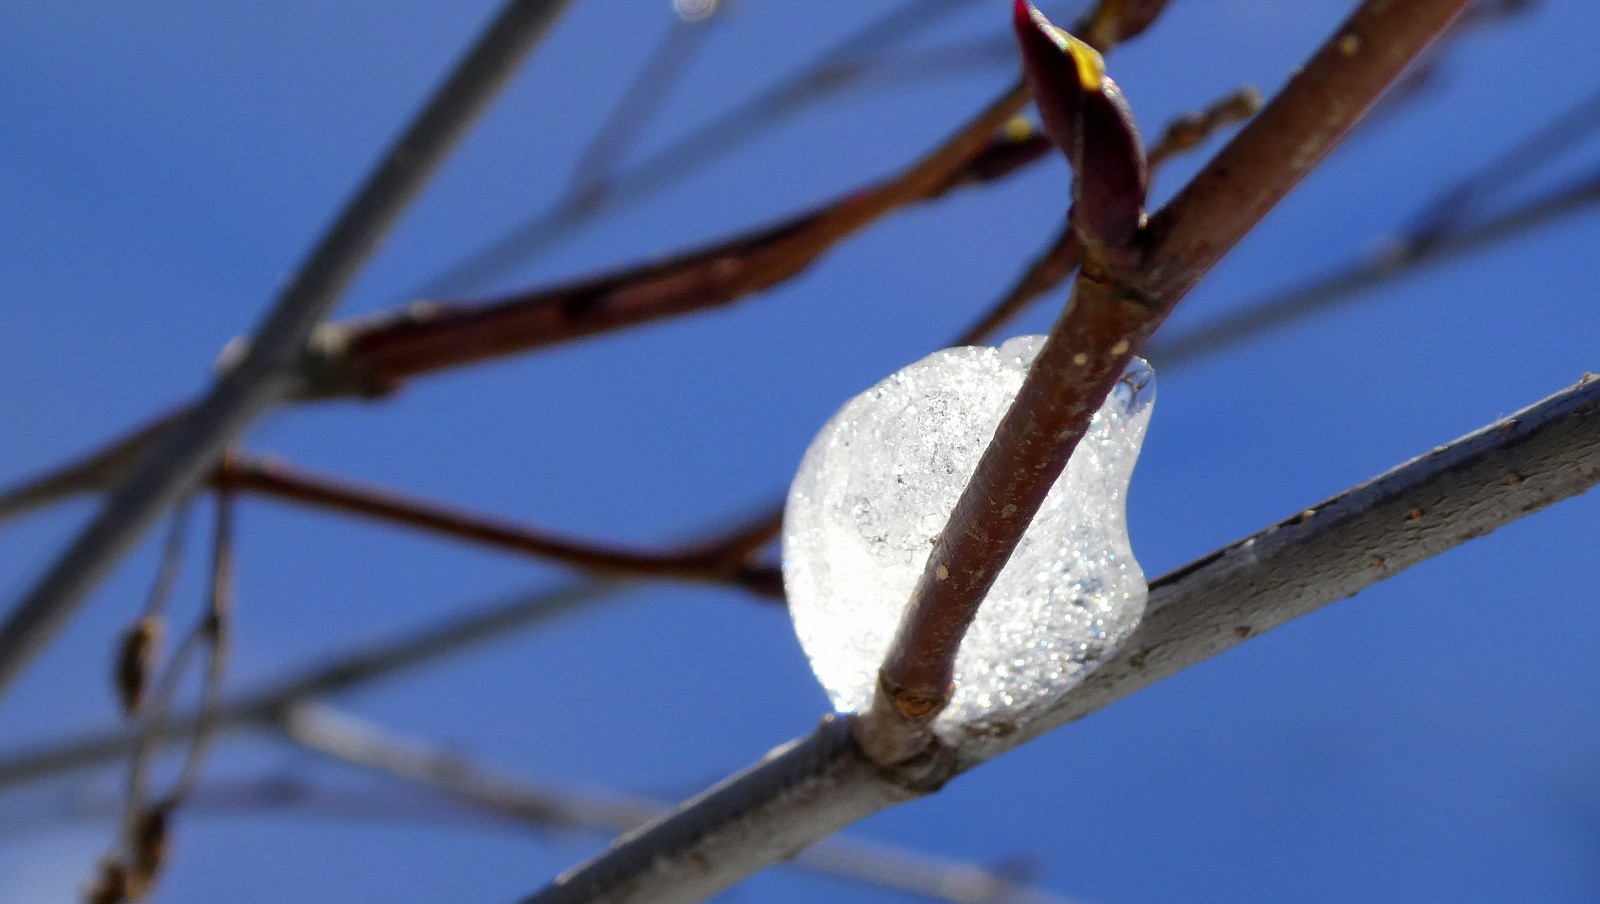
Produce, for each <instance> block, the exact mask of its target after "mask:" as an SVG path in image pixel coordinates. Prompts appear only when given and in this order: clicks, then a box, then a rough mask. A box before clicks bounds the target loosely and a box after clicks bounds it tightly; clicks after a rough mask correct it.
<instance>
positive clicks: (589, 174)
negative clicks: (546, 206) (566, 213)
mask: <svg viewBox="0 0 1600 904" xmlns="http://www.w3.org/2000/svg"><path fill="white" fill-rule="evenodd" d="M718 9H721V7H717V8H714V9H713V10H712V12H711V14H710V15H708V16H706V17H705V18H702V19H695V20H689V19H685V18H683V17H682V16H674V17H673V22H672V25H671V26H670V27H668V29H667V33H666V34H665V35H663V36H662V38H661V41H660V42H659V43H657V44H656V48H655V50H653V51H651V53H650V57H649V59H647V60H646V61H645V64H644V65H643V66H642V67H640V69H639V74H638V75H636V76H634V79H633V82H632V84H630V85H629V86H628V89H627V90H626V91H624V92H623V94H622V99H621V100H619V101H617V104H616V106H615V107H613V108H612V110H611V114H610V115H609V116H607V117H606V120H605V122H603V123H601V125H600V128H599V129H597V130H596V131H595V134H594V137H593V138H591V139H590V140H589V143H588V144H587V145H586V146H585V147H584V149H583V150H582V151H581V152H579V154H578V166H577V169H576V170H574V171H573V173H572V176H571V178H570V179H569V180H568V182H567V196H568V198H569V199H574V200H576V199H581V198H584V197H585V196H595V195H599V194H602V193H604V191H605V190H606V185H607V183H609V182H610V181H611V180H612V178H613V171H614V170H615V169H616V166H617V162H618V161H620V160H621V159H622V157H623V155H625V154H626V153H627V152H628V151H629V150H630V149H632V148H633V146H634V144H635V143H637V142H638V140H639V136H640V135H641V134H643V133H644V130H645V128H646V127H647V126H649V125H650V120H651V119H653V118H654V116H655V114H656V112H657V111H658V110H660V108H661V105H662V103H664V102H665V101H666V99H667V97H668V96H670V95H671V93H672V89H673V88H675V87H676V86H677V84H678V82H679V81H680V80H682V78H683V74H684V72H685V71H687V70H688V67H689V64H690V63H691V62H693V60H694V58H695V55H696V54H697V53H698V52H699V50H700V47H701V45H702V43H703V42H704V41H705V38H706V35H707V34H708V33H709V32H708V28H707V26H708V25H709V24H710V23H711V22H712V21H713V20H714V19H715V17H716V14H717V10H718Z"/></svg>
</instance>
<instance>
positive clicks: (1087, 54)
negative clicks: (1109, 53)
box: [1050, 25, 1106, 92]
mask: <svg viewBox="0 0 1600 904" xmlns="http://www.w3.org/2000/svg"><path fill="white" fill-rule="evenodd" d="M1050 29H1051V30H1052V31H1054V32H1055V33H1056V43H1057V44H1060V45H1061V49H1062V50H1065V51H1066V52H1067V53H1069V54H1071V55H1072V62H1073V64H1074V65H1076V66H1077V67H1078V84H1080V85H1082V86H1083V90H1085V91H1092V92H1098V91H1099V90H1100V89H1101V88H1102V87H1104V86H1105V83H1106V60H1105V57H1102V56H1101V55H1100V51H1098V50H1095V49H1094V48H1093V47H1090V46H1089V45H1088V44H1085V43H1084V42H1082V41H1080V40H1078V39H1077V38H1075V37H1073V36H1072V35H1070V34H1068V33H1067V32H1065V31H1063V30H1061V29H1059V28H1056V27H1055V26H1054V25H1052V26H1050Z"/></svg>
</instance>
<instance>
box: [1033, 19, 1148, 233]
mask: <svg viewBox="0 0 1600 904" xmlns="http://www.w3.org/2000/svg"><path fill="white" fill-rule="evenodd" d="M1014 24H1015V26H1016V31H1017V41H1018V43H1019V44H1020V45H1021V48H1022V69H1023V73H1024V75H1025V77H1026V79H1027V82H1028V88H1029V90H1031V91H1032V92H1033V99H1034V104H1035V105H1036V106H1037V107H1038V108H1039V118H1040V120H1041V121H1042V122H1043V123H1044V130H1045V133H1046V134H1048V135H1049V136H1050V138H1051V140H1053V141H1054V142H1055V143H1056V146H1057V147H1059V148H1061V150H1062V152H1063V153H1065V154H1066V155H1067V162H1068V163H1069V164H1071V166H1072V171H1073V175H1074V177H1075V178H1074V180H1073V201H1074V207H1073V225H1074V227H1075V228H1076V229H1077V230H1078V232H1079V234H1080V235H1081V236H1082V238H1083V239H1084V243H1085V245H1086V246H1088V247H1090V248H1094V249H1097V250H1111V249H1123V248H1127V247H1128V246H1129V245H1131V244H1132V243H1133V239H1134V236H1135V235H1137V234H1138V231H1139V228H1140V227H1141V226H1143V225H1144V199H1145V193H1146V191H1147V189H1148V182H1149V174H1148V168H1147V165H1146V162H1145V154H1144V147H1143V145H1142V144H1141V143H1140V141H1139V130H1138V127H1137V125H1135V123H1134V119H1133V111H1132V110H1130V109H1129V108H1128V102H1127V101H1126V100H1125V99H1124V98H1123V96H1122V92H1121V90H1119V89H1118V88H1117V85H1116V82H1113V81H1112V80H1111V79H1110V78H1109V77H1107V76H1106V73H1105V62H1104V60H1102V59H1101V57H1100V54H1099V52H1098V51H1096V50H1095V49H1094V48H1093V47H1091V46H1089V45H1088V44H1087V43H1085V42H1083V41H1081V40H1079V39H1078V38H1075V37H1073V36H1072V35H1070V34H1068V33H1067V32H1065V31H1062V30H1061V29H1059V28H1057V27H1055V26H1054V25H1052V24H1050V20H1048V19H1046V18H1045V17H1044V14H1043V13H1041V12H1039V11H1038V10H1037V9H1035V8H1034V7H1033V6H1032V5H1031V4H1029V3H1027V2H1026V0H1017V2H1016V7H1015V15H1014Z"/></svg>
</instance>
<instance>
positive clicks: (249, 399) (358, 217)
mask: <svg viewBox="0 0 1600 904" xmlns="http://www.w3.org/2000/svg"><path fill="white" fill-rule="evenodd" d="M568 2H570V0H510V2H508V3H507V4H506V6H505V8H504V9H503V10H502V11H501V12H500V14H499V15H498V16H497V17H496V18H495V20H494V22H493V23H491V24H490V26H489V27H488V28H487V29H486V30H485V32H484V34H483V36H482V37H481V38H480V39H479V40H478V43H477V44H476V45H475V46H474V47H473V48H472V50H471V51H470V52H469V53H468V54H467V56H466V57H465V58H464V59H463V60H462V61H461V63H460V64H459V65H458V66H457V68H456V70H455V71H454V72H453V73H452V74H451V76H450V77H449V79H447V80H446V82H445V84H444V85H443V86H442V87H441V88H440V89H439V90H438V91H437V92H436V93H435V95H434V96H433V97H432V98H431V99H430V100H429V101H428V103H427V105H426V106H424V108H423V109H422V111H421V112H420V113H419V114H418V115H417V118H416V119H415V121H413V123H412V124H411V126H410V127H409V128H408V129H407V130H406V133H405V134H404V135H403V136H401V138H400V140H399V141H398V142H397V143H396V144H395V146H394V148H393V149H392V150H391V151H390V153H389V154H388V156H387V157H385V158H384V160H383V162H382V163H380V164H379V166H378V168H377V169H376V170H375V171H374V172H373V173H372V175H371V176H370V177H369V178H368V180H367V182H366V183H365V184H364V185H363V186H362V187H361V189H360V190H359V191H358V192H357V193H356V195H355V197H354V198H352V199H351V201H350V202H349V204H348V205H347V206H346V207H345V210H344V212H343V213H341V214H340V216H339V219H338V220H336V221H335V222H334V224H333V225H332V227H330V228H329V230H328V232H327V233H326V234H325V235H324V236H323V238H322V240H321V241H320V242H318V244H317V246H316V248H315V249H314V250H313V251H312V253H311V254H310V256H308V257H307V258H306V260H305V262H304V263H303V264H302V265H301V267H300V270H299V272H298V273H296V274H295V276H294V278H292V279H291V280H290V281H289V282H288V285H287V288H286V289H285V290H284V291H283V293H282V295H280V296H279V298H278V300H277V302H275V303H274V305H273V307H272V310H271V311H270V313H269V314H268V316H267V318H266V319H265V320H264V321H263V322H262V324H261V326H260V328H259V329H258V330H257V332H256V334H255V337H254V339H253V340H252V341H251V343H250V347H249V350H248V351H247V352H246V353H245V354H244V355H243V356H242V358H241V359H240V360H239V361H238V363H237V364H236V365H235V366H234V367H233V368H232V369H231V370H229V371H228V372H226V373H225V374H224V375H223V376H221V377H220V378H219V379H218V380H217V382H216V383H215V384H214V385H213V387H212V389H211V390H210V392H208V393H207V394H206V396H205V397H204V398H202V399H201V400H200V401H199V402H198V403H196V405H195V406H194V407H193V408H191V409H189V410H188V411H187V412H186V413H185V414H184V415H183V416H182V419H181V420H180V421H179V422H178V423H176V424H174V425H173V427H172V428H171V429H170V430H165V431H161V432H160V436H159V439H158V440H157V441H156V442H155V444H154V447H153V448H151V449H149V450H148V451H147V452H145V453H144V454H142V455H141V456H140V461H139V464H138V465H137V466H136V467H135V469H134V470H133V472H132V473H130V474H129V475H127V476H126V477H125V478H123V480H122V481H121V483H120V484H119V485H118V487H117V488H116V490H114V491H113V492H112V493H111V494H110V495H109V496H108V497H107V499H106V500H105V503H104V505H103V507H102V508H101V510H100V512H99V513H98V514H97V515H96V516H95V517H94V519H93V520H92V521H91V522H90V523H89V525H88V526H87V527H86V528H85V529H84V530H83V531H82V532H81V533H80V534H79V535H78V538H77V539H76V540H75V541H74V542H73V543H72V545H71V546H69V547H68V548H67V549H66V550H65V551H64V552H63V553H62V555H61V556H60V558H58V559H57V560H56V562H55V564H54V565H53V566H52V567H51V568H50V570H49V571H47V572H46V573H45V575H44V577H43V578H41V579H40V580H39V582H38V583H37V584H35V585H34V588H33V589H32V590H31V591H30V592H29V593H28V595H27V596H25V597H24V598H23V599H22V600H21V601H20V602H19V603H18V604H17V606H16V607H15V609H13V610H12V612H11V614H10V615H9V616H8V617H7V619H6V621H5V623H4V624H3V625H0V693H3V692H4V691H5V689H6V688H7V687H9V686H10V684H11V682H12V680H14V679H15V678H16V676H17V675H18V674H19V673H20V672H21V671H22V668H23V667H24V666H25V665H26V664H27V663H28V661H29V660H30V659H32V658H33V656H34V655H35V654H36V653H38V651H39V650H40V649H41V648H43V647H44V645H45V644H46V643H48V642H49V640H50V638H51V637H53V636H54V635H55V633H56V632H57V631H58V630H59V629H60V628H61V627H62V626H63V625H65V623H66V621H67V619H68V618H69V617H70V616H71V614H72V613H73V611H75V610H76V609H77V607H78V605H79V604H80V603H81V601H82V600H83V598H84V597H85V596H86V595H88V593H89V591H90V590H91V589H93V588H94V586H95V585H96V584H98V583H99V581H100V579H101V578H102V577H103V576H104V575H105V573H106V572H107V571H109V570H110V569H111V567H112V566H113V565H114V564H115V563H116V561H117V560H118V559H120V558H121V557H122V556H123V555H124V554H125V553H126V552H127V551H128V550H129V549H130V548H132V547H133V545H134V544H135V543H136V542H138V540H139V538H140V537H141V536H142V535H143V534H144V532H145V531H146V530H147V529H148V528H149V527H150V525H151V524H153V523H154V522H155V520H156V519H157V518H159V517H160V515H161V512H162V511H163V510H164V509H166V508H167V507H168V506H169V505H171V504H172V503H173V502H174V501H175V500H177V499H178V498H180V497H182V496H183V495H185V494H186V493H188V492H189V491H190V490H192V489H193V488H194V486H195V485H196V484H197V483H198V482H199V481H200V480H201V478H202V477H203V476H204V474H205V473H206V472H207V471H208V470H209V469H210V468H211V467H212V466H213V465H214V464H215V463H216V461H217V459H218V457H219V456H220V455H221V453H222V450H223V448H224V447H225V446H226V445H227V444H228V443H229V442H231V441H232V440H233V439H234V437H236V436H237V435H238V434H239V433H240V432H242V431H243V430H244V429H245V428H246V427H247V426H248V425H249V424H250V422H251V421H253V420H254V419H255V418H256V417H257V416H259V415H260V414H261V413H262V412H263V411H265V410H266V409H268V408H270V407H271V406H272V405H274V404H276V403H278V402H280V401H282V400H283V399H285V398H287V397H289V396H290V395H291V394H293V392H294V391H295V389H296V386H297V384H298V383H299V380H300V367H301V360H302V355H303V352H304V350H305V348H306V344H307V341H308V340H309V339H310V338H311V334H312V331H313V329H314V328H315V327H316V325H317V323H318V322H319V321H321V320H322V319H323V317H325V316H326V315H327V313H328V311H329V310H330V309H331V308H332V307H333V304H334V302H335V301H337V300H338V298H339V296H340V295H341V294H343V292H344V290H345V287H346V286H348V285H349V283H350V281H351V280H353V279H354V278H355V275H356V273H357V272H358V271H359V270H360V268H361V266H362V265H363V264H365V263H366V261H367V259H368V258H369V257H370V256H371V255H372V253H373V252H374V251H375V250H376V249H377V246H378V243H379V242H380V241H381V240H382V239H383V237H384V236H385V235H386V234H387V233H388V231H389V229H390V227H391V226H392V225H393V224H394V223H395V222H396V221H397V220H398V219H399V217H400V214H401V213H402V212H403V211H404V210H405V208H406V207H407V205H409V203H410V202H411V200H412V198H414V197H415V196H416V194H417V193H418V192H419V191H420V190H421V188H422V186H423V184H424V183H425V182H426V181H427V180H428V178H429V177H430V176H432V174H433V173H434V171H435V170H436V169H437V168H438V166H439V164H441V163H442V162H443V161H444V159H445V157H446V156H447V155H448V154H449V153H450V151H451V150H452V149H454V147H455V145H456V142H457V141H458V140H459V139H460V137H461V136H462V135H463V134H465V133H466V130H467V128H468V126H470V125H471V123H472V122H473V120H475V119H476V118H477V115H478V113H479V112H480V111H482V110H483V109H484V108H485V107H486V106H487V105H488V103H489V101H490V100H491V99H492V98H493V97H494V96H495V94H496V93H498V91H499V89H500V88H501V86H502V85H504V84H505V82H506V81H507V80H508V79H509V78H510V77H511V74H512V72H514V71H515V69H516V67H517V65H518V64H519V63H520V62H521V60H522V58H523V57H524V56H526V55H527V53H528V52H529V51H531V50H532V49H533V46H534V45H535V44H536V43H538V41H539V39H540V38H541V37H542V36H543V35H544V33H545V32H546V30H547V29H548V28H549V26H550V25H551V23H552V22H554V20H555V18H556V16H557V15H558V14H559V13H560V12H561V11H562V9H563V8H565V6H566V5H567V3H568Z"/></svg>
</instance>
